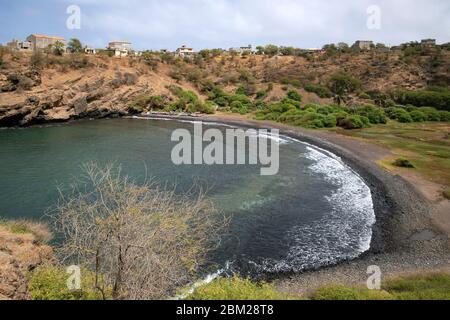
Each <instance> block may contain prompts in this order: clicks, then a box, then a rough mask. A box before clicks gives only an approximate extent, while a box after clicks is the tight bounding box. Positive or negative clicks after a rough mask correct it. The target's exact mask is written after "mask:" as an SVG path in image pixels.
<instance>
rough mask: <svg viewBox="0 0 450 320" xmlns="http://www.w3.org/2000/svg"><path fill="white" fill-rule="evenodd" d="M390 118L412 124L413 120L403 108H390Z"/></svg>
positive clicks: (388, 111)
mask: <svg viewBox="0 0 450 320" xmlns="http://www.w3.org/2000/svg"><path fill="white" fill-rule="evenodd" d="M386 113H387V114H388V116H389V118H391V119H393V120H397V121H398V122H402V123H411V122H413V119H412V117H411V115H410V114H409V113H408V111H406V110H405V109H403V108H388V109H387V110H386Z"/></svg>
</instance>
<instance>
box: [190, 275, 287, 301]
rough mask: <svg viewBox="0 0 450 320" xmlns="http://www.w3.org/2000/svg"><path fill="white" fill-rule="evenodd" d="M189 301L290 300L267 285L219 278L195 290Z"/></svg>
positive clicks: (237, 278) (244, 280)
mask: <svg viewBox="0 0 450 320" xmlns="http://www.w3.org/2000/svg"><path fill="white" fill-rule="evenodd" d="M188 299H189V300H291V299H293V297H290V296H288V295H286V294H282V293H279V292H277V291H276V290H275V288H274V287H273V286H272V285H270V284H267V283H254V282H252V281H250V280H248V279H241V278H239V277H233V278H231V279H227V278H220V279H218V280H215V281H213V282H212V283H210V284H208V285H206V286H202V287H199V288H197V289H196V290H195V291H194V293H193V294H191V295H190V296H189V297H188Z"/></svg>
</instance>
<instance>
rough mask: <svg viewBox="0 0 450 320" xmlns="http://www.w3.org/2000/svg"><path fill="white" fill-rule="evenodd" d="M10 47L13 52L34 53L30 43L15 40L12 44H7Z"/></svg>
mask: <svg viewBox="0 0 450 320" xmlns="http://www.w3.org/2000/svg"><path fill="white" fill-rule="evenodd" d="M6 45H7V46H8V47H10V48H11V49H13V50H17V51H32V50H33V47H32V45H31V42H30V41H20V40H16V39H13V40H12V41H11V42H8V43H7V44H6Z"/></svg>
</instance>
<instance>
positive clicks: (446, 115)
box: [439, 111, 450, 121]
mask: <svg viewBox="0 0 450 320" xmlns="http://www.w3.org/2000/svg"><path fill="white" fill-rule="evenodd" d="M439 115H440V116H441V121H450V111H439Z"/></svg>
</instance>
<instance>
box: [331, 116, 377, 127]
mask: <svg viewBox="0 0 450 320" xmlns="http://www.w3.org/2000/svg"><path fill="white" fill-rule="evenodd" d="M369 124H370V121H369V119H368V118H366V117H364V116H358V115H352V116H348V117H347V118H345V119H342V120H340V121H339V123H338V126H340V127H342V128H344V129H348V130H352V129H362V128H365V127H367V126H368V125H369Z"/></svg>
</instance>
